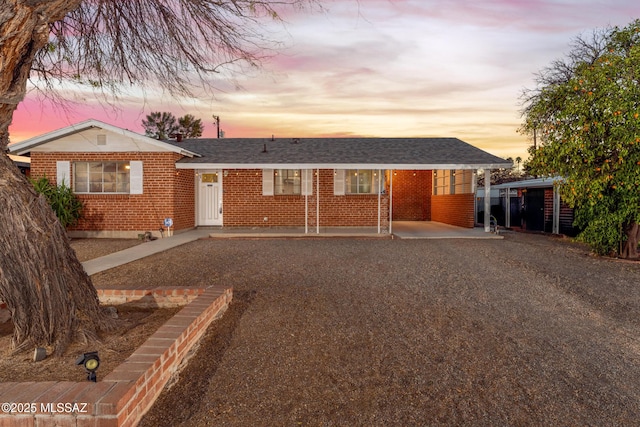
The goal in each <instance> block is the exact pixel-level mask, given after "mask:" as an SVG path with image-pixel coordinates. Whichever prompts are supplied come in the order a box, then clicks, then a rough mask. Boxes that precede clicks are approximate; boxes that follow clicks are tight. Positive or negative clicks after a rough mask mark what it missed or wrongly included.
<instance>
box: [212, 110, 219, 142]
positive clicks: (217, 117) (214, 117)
mask: <svg viewBox="0 0 640 427" xmlns="http://www.w3.org/2000/svg"><path fill="white" fill-rule="evenodd" d="M213 120H215V125H216V129H217V131H218V132H217V134H218V136H217V137H218V138H220V116H216V115H215V114H214V115H213Z"/></svg>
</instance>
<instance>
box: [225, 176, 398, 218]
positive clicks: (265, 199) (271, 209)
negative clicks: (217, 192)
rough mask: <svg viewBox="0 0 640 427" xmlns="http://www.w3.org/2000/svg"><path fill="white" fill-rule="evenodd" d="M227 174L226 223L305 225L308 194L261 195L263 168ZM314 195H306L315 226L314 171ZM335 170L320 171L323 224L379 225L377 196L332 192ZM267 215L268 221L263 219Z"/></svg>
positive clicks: (384, 200) (384, 210) (384, 206)
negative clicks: (336, 194) (338, 194)
mask: <svg viewBox="0 0 640 427" xmlns="http://www.w3.org/2000/svg"><path fill="white" fill-rule="evenodd" d="M226 172H227V175H226V176H225V177H224V183H223V185H224V196H223V204H224V225H225V226H229V227H237V226H250V227H260V226H275V227H278V226H299V227H303V226H304V225H305V196H302V195H274V196H263V195H262V170H261V169H248V170H244V169H231V170H227V171H226ZM313 175H314V176H313V195H310V196H308V197H307V203H308V211H307V212H308V225H309V226H316V220H317V215H316V210H317V209H316V207H317V200H318V199H317V198H316V197H317V193H316V188H317V179H318V177H317V176H316V171H315V170H314V172H313ZM333 177H334V172H333V169H321V170H320V215H319V216H320V218H319V220H320V226H321V227H344V226H348V227H374V226H377V225H378V195H377V194H357V195H355V194H354V195H349V194H347V195H343V196H335V195H334V194H333ZM380 205H381V215H380V216H381V226H382V227H385V228H386V227H388V220H387V219H388V217H389V211H388V205H389V197H388V195H387V194H383V195H382V197H381V201H380ZM265 218H267V220H266V221H265V220H264V219H265Z"/></svg>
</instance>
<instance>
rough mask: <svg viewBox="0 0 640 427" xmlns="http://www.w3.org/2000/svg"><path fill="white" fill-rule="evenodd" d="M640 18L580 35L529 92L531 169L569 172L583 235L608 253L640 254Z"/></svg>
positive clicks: (563, 188) (526, 127) (568, 194)
mask: <svg viewBox="0 0 640 427" xmlns="http://www.w3.org/2000/svg"><path fill="white" fill-rule="evenodd" d="M639 79H640V20H636V21H634V22H632V23H630V24H629V25H628V26H626V27H625V28H618V27H615V28H609V29H606V30H600V31H596V32H594V33H593V35H592V37H591V38H590V39H585V38H583V37H578V38H577V39H576V40H575V41H574V43H573V45H572V50H571V52H570V54H569V55H568V57H567V58H566V59H565V60H559V61H556V62H554V63H553V64H552V65H551V66H550V67H548V68H547V69H545V70H543V71H542V72H540V73H539V75H538V78H537V83H538V86H537V88H536V89H533V90H525V92H524V95H523V96H524V104H525V109H524V112H523V116H524V119H525V120H524V124H523V126H522V131H523V132H524V133H527V134H529V135H535V136H537V140H538V141H539V143H538V145H537V147H531V148H530V150H529V153H530V155H531V157H530V160H529V161H528V164H527V168H528V169H529V170H530V171H531V172H532V173H534V174H538V175H561V176H563V177H565V180H564V182H563V183H562V184H560V192H561V195H562V197H563V198H564V200H565V202H567V203H568V204H569V205H570V206H572V207H574V208H575V210H576V225H577V226H578V227H580V228H581V229H583V230H584V231H583V232H582V233H581V235H580V236H579V237H580V238H581V239H582V240H583V241H585V242H586V243H588V244H589V245H591V247H592V248H593V249H594V250H595V251H596V252H597V253H600V254H609V253H618V254H619V255H621V256H623V257H628V258H637V257H638V252H637V248H638V238H639V237H640V230H639V228H638V223H639V222H640V81H639Z"/></svg>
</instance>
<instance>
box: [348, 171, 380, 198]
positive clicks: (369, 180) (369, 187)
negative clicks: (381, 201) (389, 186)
mask: <svg viewBox="0 0 640 427" xmlns="http://www.w3.org/2000/svg"><path fill="white" fill-rule="evenodd" d="M379 187H380V188H381V189H382V192H384V176H382V181H380V171H378V170H372V169H349V170H347V171H346V172H345V192H346V193H347V194H378V188H379Z"/></svg>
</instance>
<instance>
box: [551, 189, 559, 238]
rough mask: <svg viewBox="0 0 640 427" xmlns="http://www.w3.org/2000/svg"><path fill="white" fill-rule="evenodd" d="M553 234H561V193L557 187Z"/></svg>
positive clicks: (554, 200)
mask: <svg viewBox="0 0 640 427" xmlns="http://www.w3.org/2000/svg"><path fill="white" fill-rule="evenodd" d="M551 232H552V233H553V234H560V192H559V191H558V187H557V186H556V185H554V186H553V228H552V229H551Z"/></svg>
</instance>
